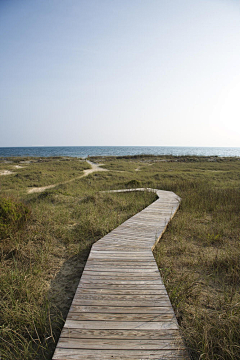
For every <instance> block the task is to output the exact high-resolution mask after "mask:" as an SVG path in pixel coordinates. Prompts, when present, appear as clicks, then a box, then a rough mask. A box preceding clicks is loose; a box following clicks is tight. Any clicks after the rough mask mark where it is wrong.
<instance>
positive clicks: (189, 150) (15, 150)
mask: <svg viewBox="0 0 240 360" xmlns="http://www.w3.org/2000/svg"><path fill="white" fill-rule="evenodd" d="M141 154H151V155H177V156H180V155H199V156H222V157H229V156H234V157H235V156H237V157H240V147H237V148H236V147H235V148H233V147H232V148H229V147H228V148H227V147H171V146H53V147H2V148H0V156H5V157H6V156H42V157H44V156H73V157H81V158H86V157H87V156H88V155H89V156H97V155H98V156H107V155H112V156H124V155H141Z"/></svg>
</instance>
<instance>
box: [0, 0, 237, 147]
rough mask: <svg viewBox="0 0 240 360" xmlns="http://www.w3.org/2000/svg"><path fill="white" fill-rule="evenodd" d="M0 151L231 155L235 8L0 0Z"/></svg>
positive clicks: (224, 1)
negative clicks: (125, 149) (208, 149)
mask: <svg viewBox="0 0 240 360" xmlns="http://www.w3.org/2000/svg"><path fill="white" fill-rule="evenodd" d="M0 34H1V38H0V49H1V55H0V84H1V88H0V147H3V146H38V145H44V146H88V145H89V146H94V145H96V146H104V145H106V146H107V145H109V146H111V145H112V146H118V145H119V146H124V145H128V146H130V145H132V146H134V145H138V146H233V147H235V146H236V147H239V146H240V1H238V0H21V1H19V0H0Z"/></svg>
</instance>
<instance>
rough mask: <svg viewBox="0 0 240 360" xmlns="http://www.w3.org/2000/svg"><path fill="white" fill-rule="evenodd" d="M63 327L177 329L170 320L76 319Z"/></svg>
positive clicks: (67, 321) (67, 322)
mask: <svg viewBox="0 0 240 360" xmlns="http://www.w3.org/2000/svg"><path fill="white" fill-rule="evenodd" d="M64 327H65V328H72V329H107V330H120V329H125V330H134V329H136V330H138V329H139V330H162V329H170V330H174V329H178V326H177V323H176V321H174V320H171V321H152V322H151V321H150V322H148V321H124V322H123V321H77V320H68V318H67V320H66V322H65V325H64Z"/></svg>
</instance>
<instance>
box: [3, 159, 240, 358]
mask: <svg viewBox="0 0 240 360" xmlns="http://www.w3.org/2000/svg"><path fill="white" fill-rule="evenodd" d="M5 160H6V159H2V160H1V162H0V173H1V170H8V171H12V172H14V174H11V175H4V176H0V182H1V193H0V195H1V200H0V239H1V240H0V241H1V253H0V254H1V263H0V308H1V314H0V337H1V338H0V341H1V346H0V347H1V349H2V350H1V355H2V359H51V354H52V352H53V350H54V346H55V343H56V340H57V337H58V335H59V332H60V329H61V326H62V324H63V320H64V318H65V317H66V314H67V312H68V308H69V306H70V304H71V300H72V297H73V295H74V292H75V289H76V286H77V284H78V282H79V278H80V276H81V272H82V270H83V267H84V263H85V261H86V259H87V256H88V253H89V250H90V247H91V244H92V243H93V242H95V241H96V240H97V239H99V238H101V237H102V236H103V235H105V234H106V233H108V232H109V231H111V230H112V229H113V228H115V227H116V226H118V225H119V224H120V223H122V222H123V221H124V220H126V219H127V218H128V217H130V216H132V215H133V214H135V213H136V212H138V211H140V210H141V209H142V208H144V207H146V206H147V205H148V204H150V203H151V202H152V201H154V200H155V195H154V194H152V193H147V192H146V193H145V192H144V193H140V192H136V193H127V194H124V193H117V194H113V193H111V194H110V193H109V194H107V193H101V192H100V191H101V190H108V189H122V188H130V187H153V188H158V189H163V190H171V191H174V192H175V193H177V194H178V195H179V196H180V197H181V198H182V203H181V206H180V209H179V211H178V212H177V214H176V215H175V217H174V219H173V220H172V222H171V224H170V225H169V227H168V230H167V231H166V232H165V234H164V236H163V238H162V239H161V241H160V242H159V244H158V245H157V247H156V248H155V252H154V255H155V258H156V261H157V263H158V265H159V268H160V271H161V274H162V277H163V279H164V282H165V285H166V287H167V290H168V292H169V295H170V299H171V302H172V304H173V306H174V309H175V312H176V315H177V318H178V321H179V324H180V327H181V331H182V334H183V336H184V339H185V341H186V344H187V346H188V348H189V352H190V354H191V357H192V359H200V358H201V359H206V360H208V359H240V348H239V344H240V335H239V334H240V295H239V290H240V281H239V274H240V235H239V234H240V223H239V213H240V189H239V182H240V161H239V159H237V158H228V159H222V158H217V157H211V158H205V157H173V156H165V157H164V156H161V157H154V156H134V157H118V158H114V157H105V158H92V159H91V160H93V161H96V162H99V163H104V166H103V167H105V168H106V169H108V170H109V171H107V172H101V173H97V172H96V173H93V174H91V175H89V176H87V177H85V178H81V179H79V178H78V177H79V176H80V175H81V174H82V173H83V170H84V169H87V168H89V165H88V164H87V163H86V162H85V161H79V159H75V158H71V159H66V158H46V159H44V158H43V159H38V158H31V159H30V158H26V159H22V158H21V159H20V158H14V159H7V160H8V161H9V162H6V161H5ZM23 161H24V162H23ZM29 161H30V162H29ZM16 166H17V167H16ZM19 166H22V167H21V168H19ZM74 178H76V180H75V181H72V182H69V183H64V184H62V185H58V186H56V187H54V188H52V189H48V190H46V191H44V192H42V193H35V194H27V189H28V188H29V187H34V186H35V187H39V186H46V185H51V184H54V183H61V182H64V181H67V180H68V179H74Z"/></svg>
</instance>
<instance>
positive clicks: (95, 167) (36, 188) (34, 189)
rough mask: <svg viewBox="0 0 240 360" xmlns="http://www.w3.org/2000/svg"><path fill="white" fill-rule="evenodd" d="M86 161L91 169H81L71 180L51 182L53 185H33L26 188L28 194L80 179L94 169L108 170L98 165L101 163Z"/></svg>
mask: <svg viewBox="0 0 240 360" xmlns="http://www.w3.org/2000/svg"><path fill="white" fill-rule="evenodd" d="M87 163H88V164H89V165H90V166H91V167H92V168H91V169H86V170H83V175H81V176H78V177H76V178H74V179H71V180H67V181H63V182H62V183H57V184H53V185H47V186H42V187H34V188H31V189H29V190H28V192H27V193H28V194H33V193H40V192H43V191H45V190H47V189H52V188H54V187H55V186H57V185H60V184H67V183H69V182H71V181H75V180H77V179H81V178H83V177H85V176H88V175H89V174H92V173H93V172H96V171H108V170H107V169H103V168H101V167H100V166H101V165H103V164H95V163H93V162H91V161H89V160H87Z"/></svg>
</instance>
